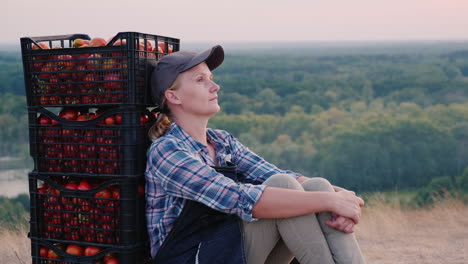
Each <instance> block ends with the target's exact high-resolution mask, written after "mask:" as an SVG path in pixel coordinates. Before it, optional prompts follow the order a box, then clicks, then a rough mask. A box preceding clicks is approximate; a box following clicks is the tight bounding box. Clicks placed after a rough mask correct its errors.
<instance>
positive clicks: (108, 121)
mask: <svg viewBox="0 0 468 264" xmlns="http://www.w3.org/2000/svg"><path fill="white" fill-rule="evenodd" d="M104 123H106V125H113V124H114V123H115V119H114V118H113V117H112V116H108V117H106V119H104Z"/></svg>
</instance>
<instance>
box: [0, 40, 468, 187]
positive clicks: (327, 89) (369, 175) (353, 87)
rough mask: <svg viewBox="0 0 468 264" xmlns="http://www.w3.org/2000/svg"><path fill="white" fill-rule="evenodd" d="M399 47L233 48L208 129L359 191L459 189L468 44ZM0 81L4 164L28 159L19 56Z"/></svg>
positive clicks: (467, 161) (467, 136) (1, 61)
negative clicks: (446, 183) (442, 182)
mask: <svg viewBox="0 0 468 264" xmlns="http://www.w3.org/2000/svg"><path fill="white" fill-rule="evenodd" d="M400 48H401V49H400V51H399V50H398V46H397V48H394V50H392V52H385V51H382V52H380V53H379V52H378V49H375V48H374V50H373V53H371V54H370V53H365V52H356V51H355V50H349V51H346V49H345V48H343V50H340V52H339V53H336V55H334V54H333V53H330V52H328V53H324V54H326V55H321V54H319V53H317V51H314V50H311V49H307V48H303V49H301V50H298V51H295V52H292V53H291V54H289V55H287V54H285V53H284V52H283V53H281V52H278V53H275V52H273V51H269V52H264V53H262V52H257V53H254V52H248V51H245V52H242V51H239V52H233V53H229V51H227V52H228V54H227V56H226V58H225V62H224V63H223V65H222V66H221V67H220V68H219V69H217V70H216V71H215V72H214V74H215V81H216V82H218V83H219V84H220V85H221V87H222V88H221V91H220V104H221V107H222V112H221V113H220V114H218V115H216V116H215V117H213V119H212V120H211V122H210V126H211V127H214V128H220V129H225V130H227V131H229V132H231V133H232V134H234V135H235V136H236V137H238V138H239V139H240V140H241V142H243V143H244V144H245V145H247V146H248V147H249V148H250V149H252V150H253V151H255V152H257V153H258V154H260V155H261V156H263V157H265V159H266V160H268V161H270V162H273V163H275V164H277V165H278V166H279V167H281V168H284V169H292V170H294V171H298V172H300V173H303V174H304V175H306V176H323V177H326V178H328V179H330V180H331V181H332V182H333V183H334V184H336V185H341V186H344V187H347V188H352V189H354V190H357V191H384V190H394V189H411V188H418V187H422V186H426V185H428V184H429V183H430V182H431V181H432V180H433V179H434V178H437V177H448V179H450V181H451V182H452V183H455V182H456V181H455V179H456V177H457V176H461V175H462V174H463V171H464V169H465V168H466V167H468V147H467V146H468V100H467V99H468V47H467V49H466V50H464V49H462V48H460V49H459V50H453V49H444V46H443V44H440V45H439V46H434V47H433V49H432V50H427V49H426V50H424V51H421V50H418V49H417V48H414V47H412V48H411V49H405V47H404V46H401V47H400ZM0 80H1V82H0V157H1V156H10V157H20V158H21V159H23V160H25V161H28V160H30V159H29V157H28V155H29V154H28V151H29V148H28V131H27V108H26V100H25V96H24V94H25V91H24V81H23V73H22V62H21V56H20V52H19V51H5V50H2V51H0ZM28 164H30V161H29V163H28Z"/></svg>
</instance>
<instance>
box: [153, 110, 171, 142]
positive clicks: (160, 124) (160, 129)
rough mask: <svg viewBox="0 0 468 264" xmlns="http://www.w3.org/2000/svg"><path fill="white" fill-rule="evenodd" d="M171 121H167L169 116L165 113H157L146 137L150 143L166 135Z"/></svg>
mask: <svg viewBox="0 0 468 264" xmlns="http://www.w3.org/2000/svg"><path fill="white" fill-rule="evenodd" d="M171 123H172V121H171V120H170V119H169V115H168V114H166V113H159V116H158V119H157V120H156V123H154V125H153V126H152V127H151V128H150V129H149V131H148V137H149V138H150V140H151V141H155V140H156V139H158V138H160V137H162V136H163V135H164V134H166V132H167V130H168V129H169V127H170V126H171Z"/></svg>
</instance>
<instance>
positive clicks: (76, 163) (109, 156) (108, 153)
mask: <svg viewBox="0 0 468 264" xmlns="http://www.w3.org/2000/svg"><path fill="white" fill-rule="evenodd" d="M87 110H88V109H82V110H81V111H82V112H86V111H87ZM117 116H119V117H120V119H121V121H120V122H119V124H117V123H114V124H109V123H108V124H106V121H107V120H108V118H114V117H117ZM153 123H154V116H153V114H152V113H150V112H149V111H148V110H147V109H145V108H130V107H129V108H112V109H108V110H105V111H103V112H102V113H101V114H100V115H99V116H97V117H95V118H93V119H91V120H86V121H72V120H67V119H63V118H61V117H59V116H57V115H55V114H54V113H52V112H50V111H49V110H47V109H45V108H42V107H37V108H30V109H29V136H30V153H31V156H32V158H33V160H34V164H35V165H34V170H33V171H34V172H40V173H47V174H56V175H72V174H79V175H88V176H96V175H98V176H122V175H125V176H132V175H141V174H142V173H144V171H145V167H146V150H147V148H148V146H149V144H150V141H149V139H148V136H147V132H148V129H149V128H150V126H151V125H152V124H153Z"/></svg>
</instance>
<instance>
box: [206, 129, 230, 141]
mask: <svg viewBox="0 0 468 264" xmlns="http://www.w3.org/2000/svg"><path fill="white" fill-rule="evenodd" d="M208 133H209V134H210V136H212V137H215V138H217V139H220V140H223V141H227V140H230V139H231V138H233V136H232V135H231V134H230V133H229V132H227V131H226V130H222V129H212V128H208Z"/></svg>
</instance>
